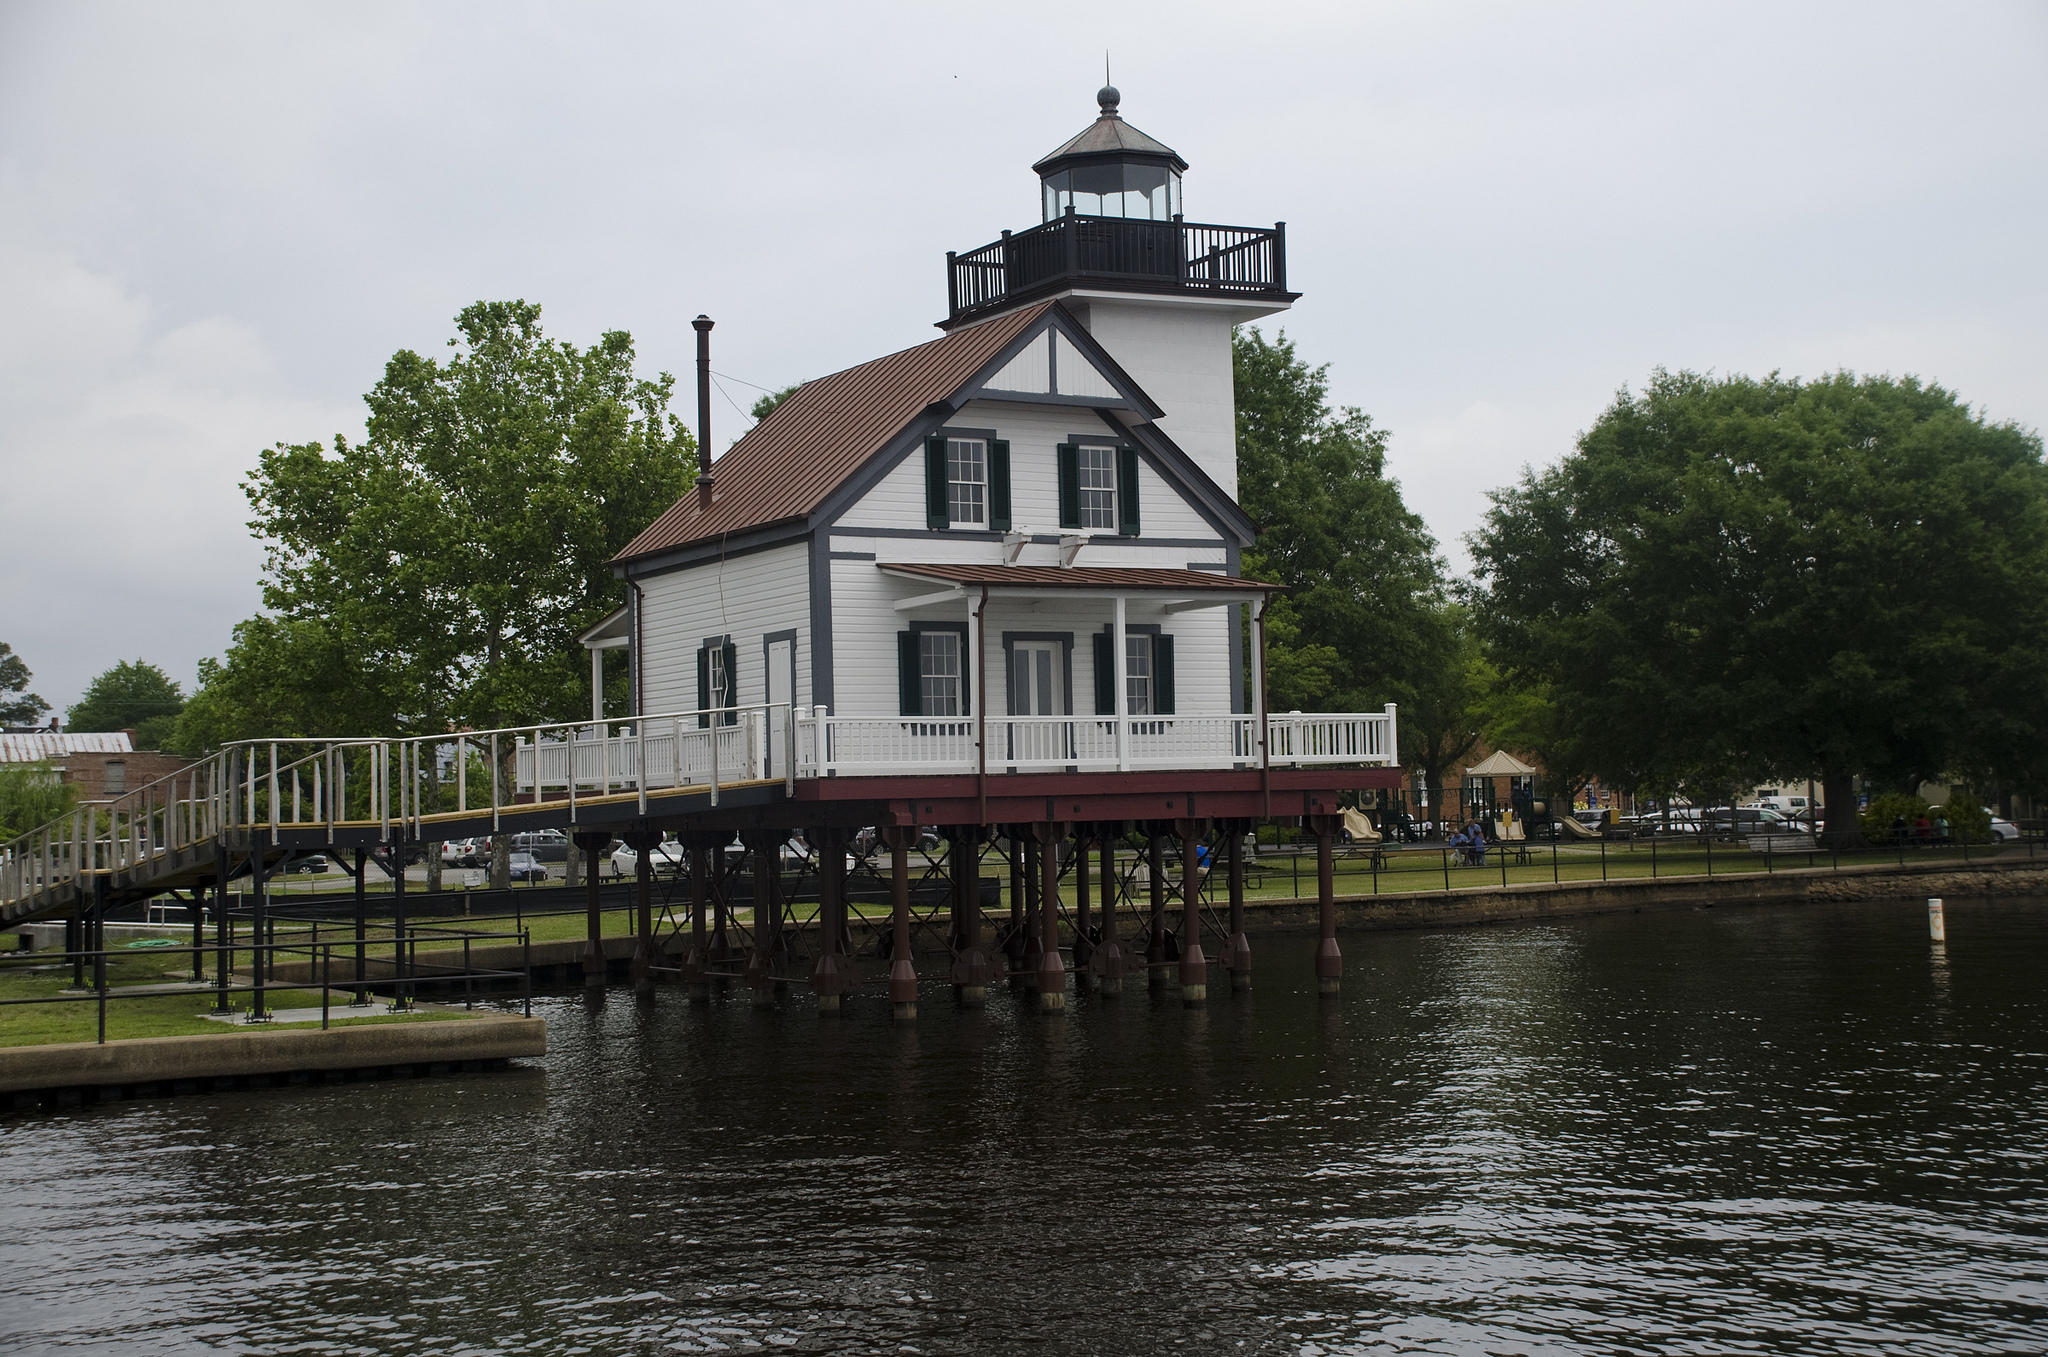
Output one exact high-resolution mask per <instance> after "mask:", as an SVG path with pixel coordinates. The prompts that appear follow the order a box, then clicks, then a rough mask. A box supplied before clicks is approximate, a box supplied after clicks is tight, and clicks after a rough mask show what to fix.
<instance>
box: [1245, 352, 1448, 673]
mask: <svg viewBox="0 0 2048 1357" xmlns="http://www.w3.org/2000/svg"><path fill="white" fill-rule="evenodd" d="M1233 347H1234V355H1235V366H1236V380H1237V481H1238V499H1239V502H1240V503H1241V504H1242V505H1243V506H1244V510H1245V512H1246V513H1247V514H1249V515H1250V516H1251V518H1252V521H1253V522H1255V523H1257V524H1258V526H1259V540H1258V544H1257V546H1256V547H1255V548H1254V549H1253V550H1250V551H1247V552H1246V553H1245V556H1244V570H1245V573H1246V574H1247V575H1250V576H1253V577H1255V578H1260V579H1270V580H1276V581H1278V582H1280V583H1283V584H1286V585H1288V586H1290V587H1289V591H1288V592H1287V593H1286V594H1285V595H1283V596H1281V597H1280V598H1278V599H1276V600H1275V601H1274V603H1273V605H1272V607H1271V608H1269V609H1268V612H1267V618H1268V625H1269V628H1270V630H1269V633H1268V638H1267V658H1268V666H1267V675H1268V682H1269V683H1270V685H1271V702H1272V705H1273V706H1274V707H1275V708H1277V709H1283V710H1284V709H1287V708H1300V709H1302V710H1305V711H1310V710H1322V711H1360V710H1368V709H1371V708H1375V707H1379V706H1383V705H1384V704H1386V703H1387V702H1389V701H1400V702H1406V701H1409V700H1411V699H1413V698H1414V697H1415V696H1416V695H1417V694H1419V693H1421V692H1423V691H1425V689H1426V688H1427V687H1428V686H1429V685H1431V684H1434V683H1435V682H1437V680H1438V678H1439V677H1440V666H1441V665H1442V664H1443V663H1444V657H1443V647H1442V644H1441V635H1440V630H1439V627H1438V624H1437V623H1436V622H1435V621H1434V620H1433V619H1434V617H1435V614H1436V613H1437V611H1438V610H1439V609H1440V608H1441V607H1442V606H1443V602H1444V584H1443V566H1442V563H1441V561H1439V559H1438V558H1437V554H1436V543H1435V541H1434V540H1433V539H1432V538H1431V537H1430V535H1429V533H1428V531H1427V530H1426V529H1425V528H1424V527H1423V525H1422V520H1421V519H1420V518H1418V517H1417V516H1416V515H1415V514H1413V513H1411V512H1409V510H1408V507H1407V505H1406V504H1404V503H1402V500H1401V487H1400V486H1399V484H1398V483H1396V482H1395V481H1393V480H1392V479H1390V478H1389V477H1388V476H1387V465H1386V461H1387V459H1386V434H1385V433H1384V432H1383V431H1381V430H1379V429H1375V428H1374V427H1373V426H1372V421H1371V420H1370V419H1368V418H1367V417H1366V416H1365V414H1364V413H1363V412H1362V411H1359V410H1356V409H1351V408H1348V407H1347V408H1344V409H1341V410H1332V409H1331V408H1330V403H1329V368H1328V365H1327V364H1326V365H1324V366H1322V367H1310V366H1309V365H1308V364H1307V363H1306V362H1305V361H1304V360H1302V359H1301V358H1300V357H1298V356H1297V355H1296V354H1295V351H1294V344H1293V342H1292V341H1291V340H1289V339H1288V338H1287V336H1286V335H1285V334H1284V333H1283V334H1281V335H1280V336H1279V337H1278V338H1277V339H1273V340H1268V339H1267V338H1266V337H1265V336H1264V335H1262V334H1260V333H1259V332H1258V331H1256V330H1251V329H1244V330H1240V331H1238V333H1237V336H1236V339H1235V342H1234V345H1233Z"/></svg>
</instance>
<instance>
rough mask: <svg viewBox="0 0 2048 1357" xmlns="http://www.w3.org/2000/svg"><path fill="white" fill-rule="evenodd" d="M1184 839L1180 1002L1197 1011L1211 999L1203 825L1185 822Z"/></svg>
mask: <svg viewBox="0 0 2048 1357" xmlns="http://www.w3.org/2000/svg"><path fill="white" fill-rule="evenodd" d="M1174 829H1175V832H1176V834H1177V835H1178V836H1179V838H1180V894H1181V911H1180V1001H1181V1003H1183V1004H1185V1005H1186V1006H1187V1007H1189V1008H1196V1007H1199V1006H1200V1005H1202V1004H1203V1003H1205V1002H1207V1001H1208V998H1209V959H1208V958H1207V957H1205V956H1203V955H1202V860H1201V848H1202V822H1201V821H1200V820H1182V821H1181V822H1180V823H1179V824H1178V825H1176V826H1175V827H1174Z"/></svg>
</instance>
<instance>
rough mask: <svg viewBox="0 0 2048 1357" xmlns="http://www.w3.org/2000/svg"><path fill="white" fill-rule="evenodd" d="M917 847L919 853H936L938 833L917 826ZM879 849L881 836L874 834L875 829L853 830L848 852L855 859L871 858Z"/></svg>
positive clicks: (926, 826) (926, 827)
mask: <svg viewBox="0 0 2048 1357" xmlns="http://www.w3.org/2000/svg"><path fill="white" fill-rule="evenodd" d="M917 846H918V849H919V850H920V851H921V852H926V853H936V852H938V851H939V831H938V830H937V829H935V828H933V827H932V826H931V825H920V826H918V830H917ZM881 847H882V840H881V836H880V835H879V834H877V833H876V832H875V827H874V826H873V825H869V826H867V827H866V828H864V829H857V830H855V831H854V833H853V842H852V843H851V844H849V845H848V848H849V850H850V851H851V852H852V854H853V855H854V856H855V857H857V858H868V857H873V856H874V855H875V854H876V853H877V852H879V851H880V850H881Z"/></svg>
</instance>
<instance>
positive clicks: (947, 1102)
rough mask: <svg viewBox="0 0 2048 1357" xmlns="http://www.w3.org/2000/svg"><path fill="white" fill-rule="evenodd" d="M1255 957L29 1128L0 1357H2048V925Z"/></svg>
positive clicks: (658, 1033) (686, 1032) (83, 1113)
mask: <svg viewBox="0 0 2048 1357" xmlns="http://www.w3.org/2000/svg"><path fill="white" fill-rule="evenodd" d="M1948 931H1949V942H1948V944H1947V946H1946V947H1945V948H1936V947H1933V946H1931V945H1930V944H1929V942H1928V941H1927V934H1926V922H1925V913H1924V910H1923V909H1922V907H1920V906H1918V905H1859V906H1853V907H1813V908H1807V909H1802V910H1768V911H1767V910H1741V909H1719V910H1708V911H1701V912H1693V913H1681V914H1662V915H1659V914H1650V915H1639V916H1628V917H1618V918H1608V919H1597V920H1586V921H1574V922H1568V923H1559V924H1551V925H1541V926H1526V927H1509V928H1493V929H1485V930H1471V931H1447V932H1441V933H1409V934H1378V935H1363V936H1355V937H1352V938H1349V939H1347V940H1346V943H1345V947H1346V953H1347V956H1346V966H1347V973H1346V982H1345V984H1346V987H1345V991H1344V993H1343V995H1342V996H1341V997H1340V998H1338V999H1335V1000H1319V999H1318V997H1317V996H1316V994H1315V993H1314V980H1313V977H1312V974H1311V970H1310V955H1311V949H1312V946H1313V942H1312V940H1311V939H1307V938H1302V937H1293V936H1287V937H1273V938H1268V939H1261V940H1256V941H1255V946H1256V947H1257V948H1258V952H1259V959H1260V966H1261V969H1260V971H1259V973H1258V988H1257V990H1256V992H1255V993H1253V994H1252V995H1249V996H1239V997H1235V998H1233V997H1231V996H1229V995H1228V994H1227V992H1225V990H1224V989H1223V987H1221V986H1218V987H1217V988H1216V989H1215V990H1214V991H1212V997H1211V1000H1210V1002H1209V1004H1208V1006H1207V1008H1206V1009H1203V1010H1199V1011H1195V1012H1192V1013H1190V1012H1185V1011H1183V1009H1182V1008H1181V1007H1180V1004H1179V998H1178V995H1177V994H1176V993H1173V992H1170V991H1169V992H1168V993H1167V994H1165V995H1164V996H1162V997H1161V998H1160V999H1158V1000H1154V999H1152V998H1149V997H1148V996H1147V995H1146V994H1145V991H1144V989H1143V986H1142V984H1141V985H1140V986H1139V987H1138V988H1137V989H1136V990H1135V991H1134V992H1133V993H1131V994H1129V995H1127V996H1126V997H1125V998H1124V999H1122V1000H1121V1001H1101V1000H1090V999H1087V998H1076V999H1075V1001H1074V1003H1073V1006H1072V1007H1071V1008H1070V1010H1069V1011H1068V1013H1067V1015H1066V1016H1065V1017H1064V1018H1053V1019H1045V1018H1041V1017H1039V1016H1037V1015H1036V1014H1035V1013H1034V1012H1032V1011H1031V1010H1030V1009H1029V1008H1028V1007H1027V1006H1026V1005H1025V1003H1023V1002H1020V1001H1018V1000H1015V999H1013V998H1011V996H1009V995H1008V994H1006V993H1004V992H1001V991H997V992H995V993H994V994H993V995H992V996H991V1002H990V1005H989V1007H988V1008H987V1010H986V1011H984V1012H979V1013H959V1012H956V1011H954V1009H953V1008H952V1006H951V1003H950V1001H949V998H948V991H946V990H944V989H943V988H942V987H929V988H928V989H927V990H926V993H925V996H924V1003H923V1006H922V1007H923V1013H922V1017H921V1018H920V1020H919V1021H918V1022H917V1023H916V1024H915V1025H906V1026H905V1027H904V1028H903V1029H900V1030H899V1029H896V1028H893V1027H892V1026H891V1024H890V1023H889V1021H888V1017H887V1008H886V1005H885V1003H884V1002H883V1001H882V1000H880V999H879V998H874V997H869V998H861V999H857V1000H855V1001H852V1002H850V1005H849V1012H848V1014H847V1016H845V1017H844V1018H840V1019H832V1020H820V1018H819V1017H818V1016H817V1014H816V1012H815V1010H814V1009H812V1007H811V1006H810V1004H809V1002H808V1000H807V999H805V998H803V997H802V996H797V997H793V998H791V999H790V1000H788V1001H787V1002H786V1004H785V1006H784V1007H783V1008H782V1009H780V1010H778V1011H775V1012H771V1013H760V1012H755V1011H753V1010H752V1009H751V1008H749V1007H748V1006H747V1004H746V1003H745V1002H744V996H741V997H739V998H738V999H736V1000H735V1001H731V1002H728V1001H723V1000H721V1001H719V1002H717V1003H715V1004H714V1005H713V1006H712V1007H711V1008H709V1009H708V1010H704V1009H700V1010H692V1009H691V1008H689V1006H688V1005H687V1004H686V1003H685V1002H684V1001H683V996H682V994H681V992H679V991H668V990H665V991H663V993H662V994H661V995H660V997H659V999H658V1001H657V1002H656V1003H655V1004H654V1005H653V1006H652V1007H651V1008H641V1007H639V1006H637V1005H636V1004H635V1003H634V1002H633V1000H632V998H631V996H630V994H629V993H627V992H625V991H623V990H614V991H613V992H612V994H611V996H610V1002H608V1003H607V1004H605V1005H603V1006H602V1007H601V1008H597V1009H595V1010H593V1009H592V1008H591V1007H589V1006H587V1005H586V1004H585V1002H584V1001H583V1000H582V999H581V997H580V996H570V997H561V998H552V999H549V1000H547V1001H546V1002H545V1003H544V1004H543V1005H542V1006H541V1009H540V1010H539V1011H544V1012H545V1014H546V1016H547V1019H548V1023H549V1039H550V1044H551V1046H552V1053H551V1054H550V1055H549V1056H548V1057H547V1058H546V1060H544V1061H541V1062H536V1064H535V1065H534V1066H533V1067H531V1068H526V1069H515V1070H512V1071H505V1072H496V1073H490V1074H480V1075H469V1076H461V1077H455V1078H447V1079H436V1080H421V1081H411V1082H395V1083H383V1084H361V1085H345V1086H334V1087H322V1088H305V1089H290V1090H272V1091H264V1092H249V1093H236V1094H227V1095H217V1096H207V1097H187V1098H177V1099H167V1100H158V1101H147V1102H131V1103H123V1104H111V1105H107V1106H103V1107H97V1108H87V1109H81V1110H78V1111H73V1112H61V1113H37V1114H33V1115H29V1116H16V1117H13V1118H11V1119H8V1120H4V1121H0V1351H7V1352H63V1353H67V1354H70V1353H95V1352H123V1353H128V1352H147V1353H186V1352H205V1353H219V1352H226V1353H241V1352H262V1353H309V1354H310V1353H319V1354H330V1353H336V1354H347V1353H376V1354H386V1353H391V1354H427V1353H434V1354H440V1353H477V1354H484V1353H546V1354H572V1353H596V1354H611V1353H682V1352H706V1351H709V1352H756V1351H766V1350H771V1349H794V1350H797V1351H824V1350H830V1351H834V1352H867V1351H890V1352H925V1353H939V1352H949V1353H951V1352H1015V1351H1021V1350H1024V1349H1027V1348H1042V1349H1046V1350H1050V1351H1056V1352H1077V1353H1097V1352H1099V1353H1151V1352H1164V1351H1168V1350H1173V1351H1195V1352H1295V1353H1338V1352H1346V1353H1349V1352H1363V1353H1378V1352H1442V1353H1488V1354H1495V1353H1498V1354H1508V1353H1642V1352H1683V1353H1711V1354H1723V1353H1752V1352H1755V1353H1831V1354H1832V1353H1986V1352H1999V1353H2004V1352H2012V1353H2036V1354H2038V1353H2041V1352H2043V1351H2044V1350H2048V985H2044V978H2048V967H2044V963H2048V902H2044V901H2033V902H2013V901H2004V902H1998V903H1984V902H1976V903H1972V902H1960V901H1957V902H1951V903H1950V905H1949V910H1948Z"/></svg>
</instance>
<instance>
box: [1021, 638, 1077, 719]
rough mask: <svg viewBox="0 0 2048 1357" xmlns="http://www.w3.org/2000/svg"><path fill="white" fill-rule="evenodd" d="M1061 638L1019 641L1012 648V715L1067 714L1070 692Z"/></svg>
mask: <svg viewBox="0 0 2048 1357" xmlns="http://www.w3.org/2000/svg"><path fill="white" fill-rule="evenodd" d="M1065 668H1066V666H1065V665H1064V664H1062V663H1061V656H1060V643H1059V642H1058V641H1018V642H1015V643H1014V644H1013V645H1012V647H1011V649H1010V715H1012V716H1065V715H1066V714H1067V695H1066V692H1065V684H1064V683H1063V681H1062V680H1063V679H1064V678H1065V675H1064V674H1063V673H1062V670H1064V669H1065Z"/></svg>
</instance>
